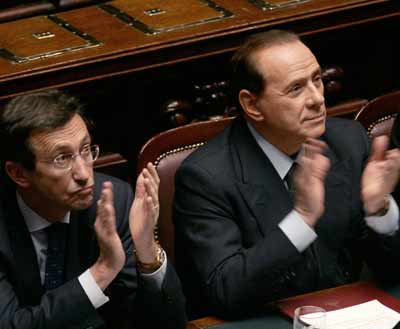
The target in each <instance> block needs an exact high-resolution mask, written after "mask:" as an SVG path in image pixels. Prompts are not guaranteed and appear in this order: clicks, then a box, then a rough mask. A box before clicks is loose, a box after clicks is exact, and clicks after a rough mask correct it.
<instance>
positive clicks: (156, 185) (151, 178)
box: [143, 169, 158, 191]
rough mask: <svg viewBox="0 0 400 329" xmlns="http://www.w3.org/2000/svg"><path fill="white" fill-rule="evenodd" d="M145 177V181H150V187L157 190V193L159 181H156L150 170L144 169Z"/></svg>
mask: <svg viewBox="0 0 400 329" xmlns="http://www.w3.org/2000/svg"><path fill="white" fill-rule="evenodd" d="M143 176H144V178H145V179H147V180H148V184H150V185H151V186H152V187H153V189H155V190H156V191H158V183H157V181H156V178H155V177H153V176H152V175H151V174H150V172H149V170H148V169H144V170H143Z"/></svg>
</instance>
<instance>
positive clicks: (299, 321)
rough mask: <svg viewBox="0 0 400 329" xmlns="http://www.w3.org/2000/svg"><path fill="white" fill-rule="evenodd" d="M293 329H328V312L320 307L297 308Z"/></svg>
mask: <svg viewBox="0 0 400 329" xmlns="http://www.w3.org/2000/svg"><path fill="white" fill-rule="evenodd" d="M293 329H326V311H325V310H324V309H323V308H321V307H318V306H301V307H298V308H296V310H295V311H294V318H293Z"/></svg>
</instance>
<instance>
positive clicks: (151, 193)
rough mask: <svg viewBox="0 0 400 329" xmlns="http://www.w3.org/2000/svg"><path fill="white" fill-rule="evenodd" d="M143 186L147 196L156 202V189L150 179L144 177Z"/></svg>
mask: <svg viewBox="0 0 400 329" xmlns="http://www.w3.org/2000/svg"><path fill="white" fill-rule="evenodd" d="M144 184H145V187H146V193H147V195H148V196H149V197H151V198H152V199H153V202H154V203H155V204H158V190H156V189H155V188H154V186H153V185H152V184H151V183H150V181H149V180H148V179H147V178H145V183H144Z"/></svg>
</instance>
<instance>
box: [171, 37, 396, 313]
mask: <svg viewBox="0 0 400 329" xmlns="http://www.w3.org/2000/svg"><path fill="white" fill-rule="evenodd" d="M232 64H233V71H234V78H233V84H234V86H235V87H236V93H235V95H236V97H238V100H239V102H240V105H241V108H242V110H243V111H242V116H241V117H240V118H237V119H236V120H235V121H234V122H233V124H232V125H231V126H229V127H228V128H227V129H226V130H225V131H224V132H223V133H222V134H220V135H219V136H217V137H216V138H214V139H213V140H211V141H209V142H208V143H207V144H206V145H205V146H204V147H202V148H200V149H199V150H197V151H196V152H194V153H193V154H191V155H190V156H189V158H187V159H186V160H185V161H184V162H183V164H182V166H181V167H180V169H179V170H178V172H177V175H176V193H175V204H174V220H175V225H176V242H177V246H176V249H175V250H176V252H177V266H178V271H180V272H181V273H182V281H183V285H184V291H185V293H187V298H188V299H189V301H190V304H191V305H192V310H191V311H192V314H196V315H197V316H198V315H199V314H201V313H200V312H201V311H204V310H205V309H206V308H207V307H210V308H211V310H212V312H215V313H218V314H220V315H226V316H240V315H243V314H245V313H248V312H251V311H255V310H256V309H257V308H258V307H262V306H263V305H264V304H265V303H266V302H269V301H272V300H276V299H279V298H283V297H286V296H290V295H296V294H301V293H306V292H309V291H313V290H318V289H322V288H327V287H333V286H336V285H340V284H345V283H349V282H353V281H355V280H357V279H358V278H359V274H360V270H361V266H362V264H363V261H367V262H368V264H369V265H370V266H371V268H372V270H374V272H375V271H376V273H379V274H388V275H390V274H391V275H393V277H395V275H396V274H395V271H394V270H393V269H391V270H390V271H388V270H387V269H388V267H390V266H391V264H393V261H396V262H398V261H399V260H400V257H399V256H400V248H399V246H398V242H399V233H398V225H399V224H398V222H399V210H398V206H397V204H396V203H395V202H394V200H393V199H392V198H391V197H390V193H391V192H392V191H393V188H394V186H395V184H396V182H397V180H398V176H399V169H400V152H399V151H398V150H392V151H388V150H387V140H386V139H384V138H383V139H379V140H376V141H375V142H374V144H373V146H372V151H371V152H370V145H369V140H368V137H367V135H366V133H365V131H364V129H363V128H362V127H361V126H360V125H359V124H358V123H357V122H354V121H351V120H342V119H329V118H326V108H325V103H324V86H323V83H322V80H321V68H320V66H319V64H318V62H317V60H316V58H315V57H314V55H313V53H312V52H311V51H310V49H308V48H307V47H306V46H305V45H304V44H303V43H302V42H301V41H300V40H299V38H298V37H297V36H296V35H295V34H293V33H289V32H285V31H269V32H266V33H263V34H258V35H255V36H253V37H250V38H249V39H248V40H247V41H246V42H245V43H244V45H243V46H242V47H241V48H240V49H239V50H238V51H237V52H236V54H235V55H234V57H233V60H232ZM294 167H297V168H296V169H294V170H292V169H293V168H294ZM293 172H294V174H292V173H293ZM207 311H208V312H209V311H210V310H207ZM196 312H197V313H196Z"/></svg>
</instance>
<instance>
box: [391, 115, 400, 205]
mask: <svg viewBox="0 0 400 329" xmlns="http://www.w3.org/2000/svg"><path fill="white" fill-rule="evenodd" d="M390 146H391V148H396V147H397V148H399V147H400V115H397V116H396V119H395V120H394V123H393V127H392V131H391V135H390ZM393 197H394V198H395V199H396V201H397V203H399V202H400V184H397V186H396V189H395V190H394V192H393Z"/></svg>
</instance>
